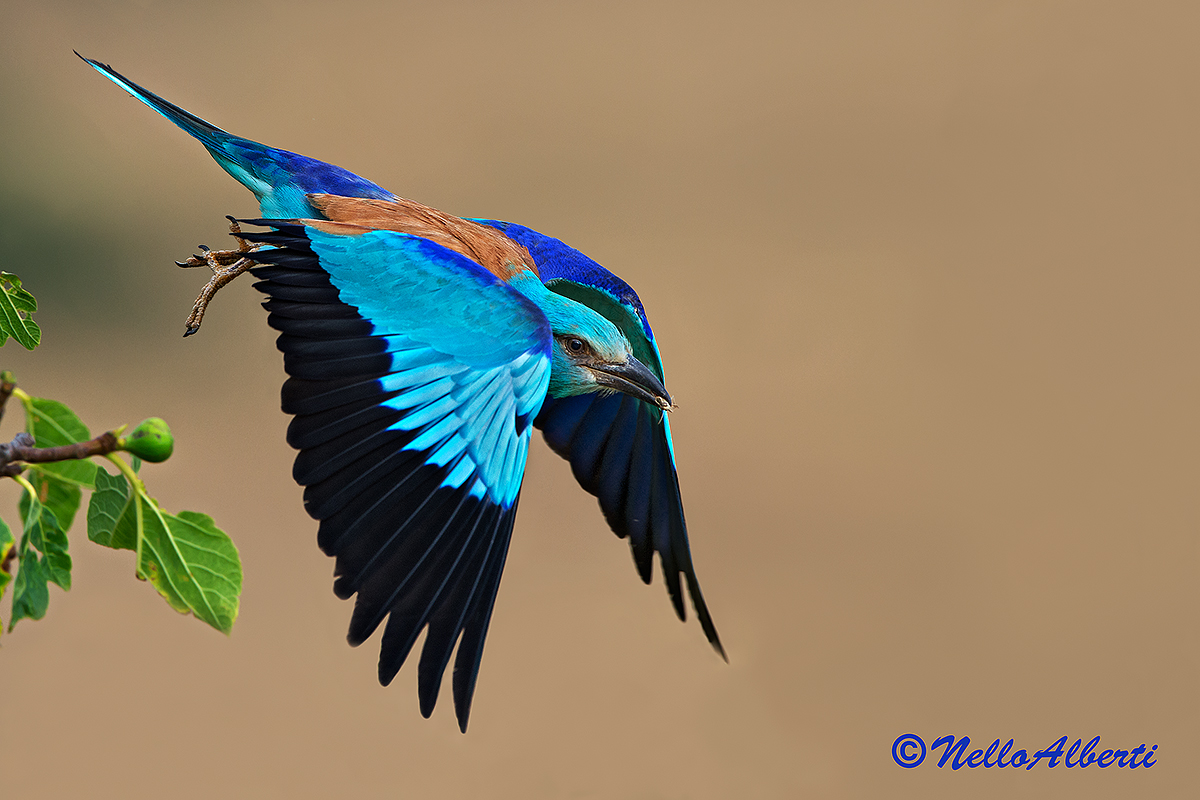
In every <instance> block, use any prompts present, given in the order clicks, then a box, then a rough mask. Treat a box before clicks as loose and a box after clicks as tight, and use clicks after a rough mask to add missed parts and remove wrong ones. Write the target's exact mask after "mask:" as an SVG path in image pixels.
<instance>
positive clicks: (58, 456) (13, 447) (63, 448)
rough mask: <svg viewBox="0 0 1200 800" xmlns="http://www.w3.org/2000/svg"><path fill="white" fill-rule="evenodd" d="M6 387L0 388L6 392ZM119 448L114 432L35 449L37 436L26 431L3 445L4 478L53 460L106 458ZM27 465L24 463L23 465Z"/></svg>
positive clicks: (0, 449)
mask: <svg viewBox="0 0 1200 800" xmlns="http://www.w3.org/2000/svg"><path fill="white" fill-rule="evenodd" d="M2 389H3V386H0V391H2ZM116 449H117V437H116V436H115V435H114V434H113V433H112V432H111V431H110V432H107V433H102V434H100V435H99V436H97V437H96V438H95V439H90V440H88V441H86V442H78V443H76V444H64V445H59V446H58V447H34V446H33V437H32V436H30V435H29V434H28V433H25V432H24V431H22V432H21V433H18V434H17V435H16V436H14V437H13V440H12V441H11V442H9V443H8V444H0V477H8V478H11V477H13V476H14V475H19V474H20V473H21V472H22V471H23V470H24V469H25V464H44V463H47V462H50V461H70V460H73V459H79V458H91V457H92V456H103V455H107V454H108V453H111V452H113V451H114V450H116ZM20 462H24V463H20Z"/></svg>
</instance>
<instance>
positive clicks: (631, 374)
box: [589, 355, 675, 411]
mask: <svg viewBox="0 0 1200 800" xmlns="http://www.w3.org/2000/svg"><path fill="white" fill-rule="evenodd" d="M589 369H590V370H591V371H592V374H594V375H595V376H596V383H597V384H599V385H600V386H603V387H605V388H606V389H614V390H616V391H618V392H623V393H624V394H627V395H629V396H630V397H636V398H637V399H638V400H645V401H646V402H647V403H649V404H650V405H653V406H658V407H659V408H661V409H662V410H663V411H670V410H672V409H673V408H675V402H674V401H673V400H671V395H669V394H667V388H666V387H665V386H663V385H662V381H660V380H659V379H658V376H657V375H655V374H654V373H653V372H651V371H650V368H649V367H647V366H646V365H645V364H643V363H642V362H640V361H638V360H637V359H636V358H634V357H633V356H632V355H631V356H629V357H627V358H626V359H625V363H624V364H597V365H594V366H589Z"/></svg>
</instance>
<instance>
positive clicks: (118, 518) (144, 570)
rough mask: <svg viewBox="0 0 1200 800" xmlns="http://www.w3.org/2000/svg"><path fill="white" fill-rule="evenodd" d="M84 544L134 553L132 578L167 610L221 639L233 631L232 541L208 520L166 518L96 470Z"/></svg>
mask: <svg viewBox="0 0 1200 800" xmlns="http://www.w3.org/2000/svg"><path fill="white" fill-rule="evenodd" d="M88 538H89V539H91V540H92V541H94V542H96V543H97V544H102V545H104V546H105V547H112V548H118V549H128V550H135V551H137V552H138V553H140V556H139V559H138V577H139V578H142V579H143V580H148V581H150V583H151V584H153V586H154V588H155V589H157V590H158V593H159V594H161V595H162V596H163V598H164V599H165V600H166V601H167V603H168V604H169V605H170V606H171V608H174V609H175V610H176V611H179V612H182V613H185V614H186V613H189V612H190V613H192V614H194V615H195V616H196V617H198V618H199V619H201V620H203V621H204V622H207V623H208V624H209V625H211V626H213V627H214V628H216V629H217V630H219V631H223V632H225V633H229V631H230V630H231V629H232V628H233V623H234V621H235V620H236V619H237V614H238V596H239V595H240V594H241V591H242V564H241V561H240V559H239V558H238V552H237V548H236V547H235V546H234V544H233V541H232V540H231V539H230V538H229V537H228V536H227V535H226V534H225V532H224V531H222V530H221V529H220V528H218V527H217V526H216V525H215V524H214V523H213V521H212V518H211V517H208V516H207V515H205V514H198V513H196V512H194V511H181V512H180V513H179V514H178V516H176V515H173V514H168V513H167V512H165V511H163V510H162V509H160V508H159V507H158V503H157V502H156V501H155V500H154V499H153V498H152V497H149V496H148V495H146V494H144V493H143V492H142V491H140V490H139V491H137V492H133V491H131V490H130V486H129V482H128V481H126V479H125V478H124V476H121V475H109V474H108V472H106V471H105V470H97V472H96V491H95V492H94V493H93V494H92V500H91V503H90V504H89V505H88Z"/></svg>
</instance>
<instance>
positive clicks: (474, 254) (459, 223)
mask: <svg viewBox="0 0 1200 800" xmlns="http://www.w3.org/2000/svg"><path fill="white" fill-rule="evenodd" d="M308 202H310V203H312V205H313V206H314V207H315V208H316V209H317V210H318V211H320V212H321V213H322V214H324V215H325V216H326V217H328V218H329V220H330V221H329V222H325V221H324V220H306V221H305V222H306V224H308V225H311V226H312V227H314V228H317V229H318V230H323V231H326V232H328V233H337V234H342V235H347V234H349V235H353V234H356V233H365V232H366V231H368V230H385V231H398V232H399V233H408V234H411V235H413V236H419V237H421V238H422V239H429V240H430V241H433V242H437V243H438V244H440V245H442V246H443V247H446V248H449V249H450V250H453V251H454V252H456V253H458V254H460V255H463V256H466V257H467V258H469V259H471V260H472V261H474V262H475V263H476V264H479V265H480V266H481V267H483V268H484V269H486V270H487V271H488V272H490V273H492V274H493V275H495V276H496V277H498V278H500V279H501V280H504V281H507V280H508V279H509V278H511V277H512V276H513V275H515V274H517V273H518V272H525V271H528V272H532V273H533V274H535V275H537V267H536V266H535V265H534V263H533V258H532V257H531V256H530V255H529V251H528V250H526V249H525V248H524V247H522V246H521V245H519V244H517V243H516V242H514V241H513V240H512V239H509V238H508V237H507V236H505V235H504V234H503V233H501V232H500V231H498V230H496V229H495V228H491V227H489V226H487V225H481V224H479V223H478V222H472V221H471V220H468V219H462V218H461V217H456V216H454V215H453V214H447V213H445V212H443V211H438V210H437V209H436V208H430V207H429V206H426V205H422V204H421V203H418V202H415V201H413V200H405V199H403V198H398V199H396V200H367V199H362V198H357V197H341V196H339V195H334V194H310V195H308Z"/></svg>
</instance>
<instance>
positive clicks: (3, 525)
mask: <svg viewBox="0 0 1200 800" xmlns="http://www.w3.org/2000/svg"><path fill="white" fill-rule="evenodd" d="M16 544H17V542H16V540H15V539H13V535H12V530H10V529H9V527H8V523H7V522H5V521H4V520H2V519H0V597H4V591H5V590H6V589H7V588H8V584H9V583H11V582H12V573H10V572H8V571H7V569H6V568H8V569H11V566H10V564H9V560H8V559H9V556H10V555H11V556H14V557H15V556H16V553H13V548H14V547H15V546H16ZM3 631H4V620H0V633H2V632H3Z"/></svg>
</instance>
